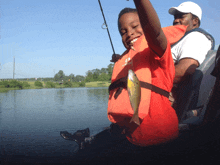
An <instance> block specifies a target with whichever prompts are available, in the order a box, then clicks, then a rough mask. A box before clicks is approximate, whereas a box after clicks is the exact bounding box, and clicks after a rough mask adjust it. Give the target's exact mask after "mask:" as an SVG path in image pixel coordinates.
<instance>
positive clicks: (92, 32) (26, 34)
mask: <svg viewBox="0 0 220 165" xmlns="http://www.w3.org/2000/svg"><path fill="white" fill-rule="evenodd" d="M151 2H152V4H153V6H154V8H155V10H156V11H157V14H158V16H159V18H160V21H161V25H162V26H163V27H165V26H170V25H172V22H173V16H171V15H169V14H168V9H169V8H170V7H173V6H178V5H179V4H180V3H182V2H184V0H169V1H167V2H166V1H161V0H154V1H151ZM193 2H196V3H197V4H199V5H200V6H201V8H202V10H203V17H202V24H201V27H202V28H204V29H205V30H207V31H208V32H209V33H211V34H212V35H213V36H214V37H215V40H216V45H219V44H220V33H219V27H220V8H219V6H220V1H216V0H194V1H193ZM101 3H102V7H103V10H104V14H105V17H106V21H107V24H108V27H109V31H110V34H111V37H112V41H113V45H114V48H115V52H116V53H118V54H121V53H123V52H124V50H125V48H124V46H123V45H122V42H121V37H120V35H119V32H118V28H117V18H118V14H119V12H120V10H121V9H123V8H125V7H134V3H133V1H132V0H130V1H126V0H111V1H109V0H101ZM103 22H104V21H103V17H102V14H101V11H100V7H99V4H98V0H0V35H1V39H0V63H1V70H0V79H1V78H12V77H13V56H15V78H32V77H36V78H38V77H53V76H54V74H55V73H57V72H58V71H59V70H63V71H64V73H65V75H69V74H71V73H73V74H74V75H83V76H85V75H86V72H87V71H88V70H92V69H96V68H98V69H101V68H106V67H107V66H108V65H109V64H110V59H111V55H112V53H113V51H112V48H111V45H110V41H109V38H108V34H107V31H106V30H103V29H102V28H101V25H102V24H103Z"/></svg>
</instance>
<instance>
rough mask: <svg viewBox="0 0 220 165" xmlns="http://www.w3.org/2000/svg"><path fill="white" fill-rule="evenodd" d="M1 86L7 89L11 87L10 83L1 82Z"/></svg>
mask: <svg viewBox="0 0 220 165" xmlns="http://www.w3.org/2000/svg"><path fill="white" fill-rule="evenodd" d="M1 85H3V86H4V87H5V88H9V87H10V85H9V82H8V81H2V82H1Z"/></svg>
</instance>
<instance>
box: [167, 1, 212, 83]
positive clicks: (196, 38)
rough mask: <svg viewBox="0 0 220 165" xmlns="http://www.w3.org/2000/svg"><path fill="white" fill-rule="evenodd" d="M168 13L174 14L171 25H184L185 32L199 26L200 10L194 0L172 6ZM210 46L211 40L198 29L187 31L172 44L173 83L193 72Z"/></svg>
mask: <svg viewBox="0 0 220 165" xmlns="http://www.w3.org/2000/svg"><path fill="white" fill-rule="evenodd" d="M169 13H170V14H171V15H174V21H173V25H186V26H188V28H187V32H190V31H191V30H193V29H196V28H199V26H200V23H201V18H202V10H201V8H200V7H199V6H198V5H197V4H196V3H194V2H184V3H182V4H180V5H179V6H178V7H172V8H170V9H169ZM207 35H208V34H207ZM211 48H212V41H211V40H210V39H209V38H208V37H207V36H206V35H204V34H203V33H201V32H198V31H194V32H191V33H189V34H188V35H186V36H185V37H184V38H183V39H182V40H181V41H179V42H178V43H177V44H176V45H174V46H173V47H172V49H171V51H172V56H173V59H174V63H175V71H176V73H175V78H174V84H178V83H180V82H181V81H183V80H184V79H185V78H186V77H187V75H191V74H193V73H194V72H195V70H196V68H197V67H199V65H200V64H201V63H202V62H203V61H204V59H205V56H206V54H207V52H208V51H209V50H210V49H211Z"/></svg>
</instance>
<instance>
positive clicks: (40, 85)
mask: <svg viewBox="0 0 220 165" xmlns="http://www.w3.org/2000/svg"><path fill="white" fill-rule="evenodd" d="M34 85H35V86H36V87H43V84H42V82H40V81H35V82H34Z"/></svg>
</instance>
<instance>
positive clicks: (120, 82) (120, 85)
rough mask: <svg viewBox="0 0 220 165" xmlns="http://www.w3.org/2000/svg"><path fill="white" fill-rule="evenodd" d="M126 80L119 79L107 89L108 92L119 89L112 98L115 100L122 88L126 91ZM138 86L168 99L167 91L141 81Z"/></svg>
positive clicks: (125, 78) (124, 78)
mask: <svg viewBox="0 0 220 165" xmlns="http://www.w3.org/2000/svg"><path fill="white" fill-rule="evenodd" d="M127 78H128V76H126V77H123V78H120V79H118V80H116V81H114V82H113V83H111V85H110V86H109V88H108V90H109V92H110V91H111V90H113V89H115V88H119V89H118V90H117V92H116V93H115V96H114V97H115V98H117V97H118V96H119V94H120V93H121V91H122V89H123V88H125V89H127ZM140 85H141V87H142V88H146V89H150V90H152V91H154V92H156V93H159V94H161V95H163V96H165V97H167V98H169V97H170V94H169V92H168V91H166V90H164V89H162V88H159V87H157V86H155V85H152V84H150V83H147V82H143V81H140Z"/></svg>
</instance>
